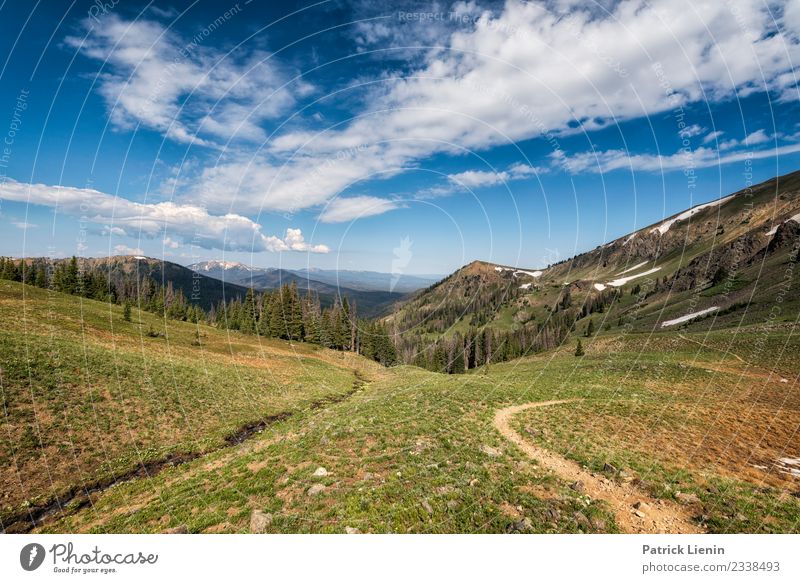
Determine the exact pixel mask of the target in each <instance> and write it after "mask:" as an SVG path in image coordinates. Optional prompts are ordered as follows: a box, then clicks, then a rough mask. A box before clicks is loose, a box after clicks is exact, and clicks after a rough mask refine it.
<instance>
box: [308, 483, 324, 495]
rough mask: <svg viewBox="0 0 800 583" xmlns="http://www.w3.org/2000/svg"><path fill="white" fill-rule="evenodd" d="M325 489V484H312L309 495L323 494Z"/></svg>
mask: <svg viewBox="0 0 800 583" xmlns="http://www.w3.org/2000/svg"><path fill="white" fill-rule="evenodd" d="M324 491H325V485H324V484H314V485H313V486H311V487H310V488H309V489H308V495H309V496H317V495H319V494H322V493H323V492H324Z"/></svg>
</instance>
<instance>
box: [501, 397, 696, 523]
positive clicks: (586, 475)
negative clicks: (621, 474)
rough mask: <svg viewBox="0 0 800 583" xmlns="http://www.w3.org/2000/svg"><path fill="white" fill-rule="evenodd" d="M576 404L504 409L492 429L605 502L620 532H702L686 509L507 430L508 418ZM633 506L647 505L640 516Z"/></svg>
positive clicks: (547, 402) (511, 429)
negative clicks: (522, 413) (604, 474)
mask: <svg viewBox="0 0 800 583" xmlns="http://www.w3.org/2000/svg"><path fill="white" fill-rule="evenodd" d="M577 400H578V399H566V400H557V401H539V402H533V403H525V404H522V405H514V406H513V407H506V408H505V409H500V410H499V411H497V412H496V413H495V416H494V426H495V428H497V430H498V431H499V432H500V433H501V434H502V435H503V437H505V438H506V439H508V440H509V441H511V442H512V443H514V444H515V445H516V446H517V447H519V448H520V449H521V450H522V451H523V452H525V454H526V455H527V456H528V457H530V458H532V459H534V460H536V461H537V462H539V464H541V465H542V466H543V467H544V468H546V469H548V470H551V471H553V472H554V473H555V474H556V475H557V476H558V477H560V478H562V479H564V480H567V481H570V482H577V481H580V482H582V483H583V487H584V492H585V493H586V494H587V495H588V496H590V497H591V498H593V499H598V500H603V501H605V502H607V503H608V504H609V506H610V507H611V509H612V511H613V512H614V516H615V518H616V522H617V525H618V526H619V528H620V529H622V530H623V531H624V532H628V533H641V534H654V533H669V534H676V533H702V532H705V531H704V530H703V529H702V528H701V527H699V526H698V525H697V524H695V523H694V522H693V521H692V519H691V515H690V513H689V512H688V511H687V509H686V508H683V507H682V506H679V505H678V504H676V503H674V502H670V501H667V500H658V499H654V498H652V497H651V496H649V495H648V494H646V493H645V492H643V491H641V490H640V489H639V488H637V487H636V486H634V485H633V484H618V483H616V482H614V481H612V480H609V479H607V478H605V477H603V476H598V475H596V474H593V473H592V472H590V471H588V470H585V469H584V468H582V467H581V466H580V465H578V464H577V463H576V462H574V461H572V460H568V459H566V458H564V457H562V456H560V455H558V454H556V453H553V452H551V451H548V450H546V449H543V448H541V447H538V446H536V445H533V444H532V443H530V442H528V441H526V440H525V439H524V438H523V437H522V435H520V434H519V433H518V432H517V431H516V430H515V429H514V428H513V427H512V426H511V420H512V418H513V417H514V416H515V415H516V414H518V413H521V412H522V411H526V410H527V409H533V408H536V407H549V406H551V405H562V404H565V403H574V402H576V401H577ZM637 502H644V503H646V505H647V506H646V507H642V508H641V510H640V512H639V514H642V515H643V516H639V515H637V513H636V512H637V510H636V509H635V508H634V504H636V503H637Z"/></svg>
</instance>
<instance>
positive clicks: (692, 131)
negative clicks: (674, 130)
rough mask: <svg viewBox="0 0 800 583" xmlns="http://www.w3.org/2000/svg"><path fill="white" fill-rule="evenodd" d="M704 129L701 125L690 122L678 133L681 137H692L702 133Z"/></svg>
mask: <svg viewBox="0 0 800 583" xmlns="http://www.w3.org/2000/svg"><path fill="white" fill-rule="evenodd" d="M704 131H706V129H705V128H704V127H701V126H699V125H697V124H692V125H690V126H686V127H685V128H683V129H682V130H681V131H680V132H679V133H680V136H681V137H682V138H684V139H685V138H693V137H695V136H699V135H700V134H702V133H703V132H704Z"/></svg>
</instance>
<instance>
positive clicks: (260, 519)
mask: <svg viewBox="0 0 800 583" xmlns="http://www.w3.org/2000/svg"><path fill="white" fill-rule="evenodd" d="M271 525H272V514H268V513H266V512H261V511H260V510H253V512H252V514H250V532H252V533H253V534H260V533H262V532H266V530H267V529H268V528H269V527H270V526H271Z"/></svg>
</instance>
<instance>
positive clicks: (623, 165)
mask: <svg viewBox="0 0 800 583" xmlns="http://www.w3.org/2000/svg"><path fill="white" fill-rule="evenodd" d="M797 152H800V144H789V145H786V146H781V147H778V148H769V149H765V150H737V151H734V152H723V151H722V148H720V151H717V150H713V149H710V148H697V149H695V150H689V151H681V152H678V153H676V154H671V155H666V156H664V155H654V154H631V153H630V152H625V151H624V150H606V151H602V152H582V153H579V154H574V155H571V156H569V157H565V156H564V155H563V154H555V155H553V156H552V159H553V164H554V165H558V166H563V167H567V168H569V170H570V172H573V173H582V172H593V173H605V172H612V171H614V170H629V171H630V170H634V171H635V170H641V171H645V172H664V171H669V170H686V169H693V168H708V167H711V166H719V165H723V164H731V163H734V162H742V161H744V160H757V159H761V158H772V157H780V156H784V155H788V154H795V153H797Z"/></svg>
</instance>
